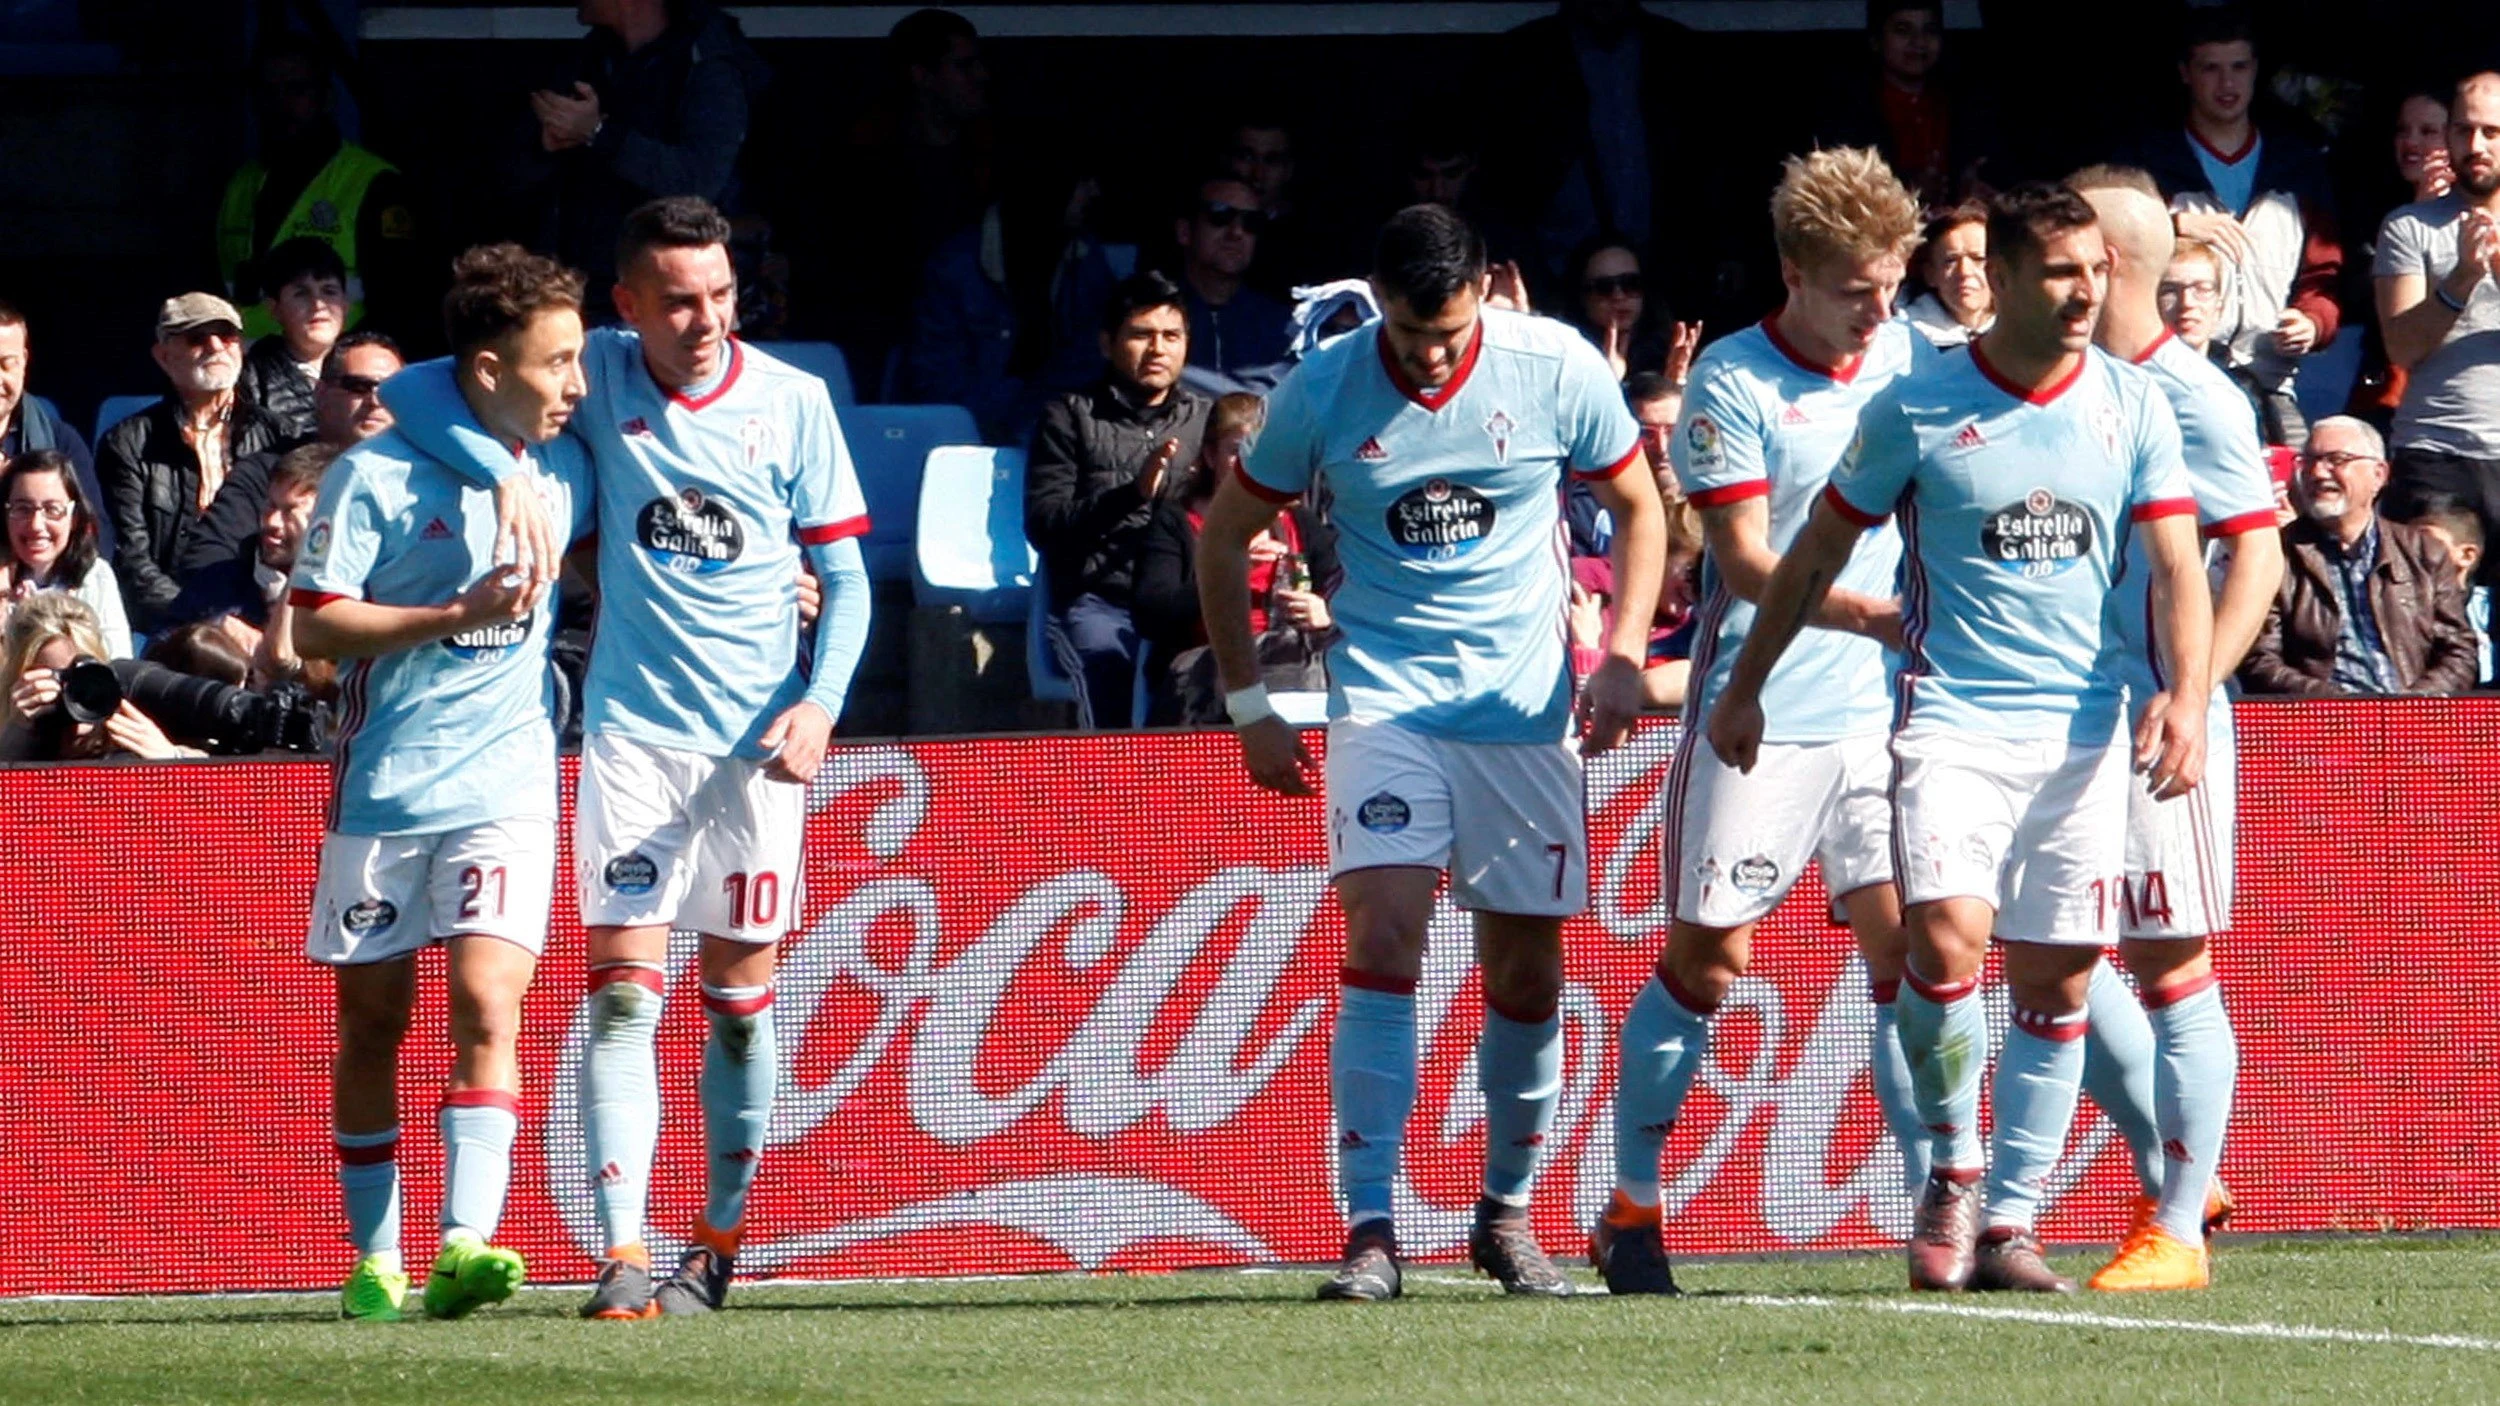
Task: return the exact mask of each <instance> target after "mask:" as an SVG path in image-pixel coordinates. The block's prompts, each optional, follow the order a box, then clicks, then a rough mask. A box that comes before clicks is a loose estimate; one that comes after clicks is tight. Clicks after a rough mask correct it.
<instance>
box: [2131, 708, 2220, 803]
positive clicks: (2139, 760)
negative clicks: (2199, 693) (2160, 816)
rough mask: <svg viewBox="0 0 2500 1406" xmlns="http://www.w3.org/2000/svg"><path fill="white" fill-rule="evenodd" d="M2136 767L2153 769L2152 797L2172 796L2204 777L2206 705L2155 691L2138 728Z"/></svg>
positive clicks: (2159, 799)
mask: <svg viewBox="0 0 2500 1406" xmlns="http://www.w3.org/2000/svg"><path fill="white" fill-rule="evenodd" d="M2135 765H2136V770H2138V771H2142V772H2147V773H2150V775H2151V784H2152V790H2153V799H2154V800H2157V801H2166V800H2170V799H2171V798H2173V797H2176V796H2184V795H2186V794H2187V793H2188V792H2190V791H2193V790H2195V789H2196V786H2197V783H2198V782H2200V781H2203V780H2204V779H2205V709H2204V707H2203V706H2202V705H2200V704H2199V703H2198V702H2197V700H2195V699H2192V698H2181V697H2178V696H2175V695H2173V694H2168V693H2163V694H2157V695H2155V697H2154V699H2153V701H2152V703H2151V704H2150V705H2149V706H2147V707H2146V708H2145V710H2144V721H2143V722H2141V723H2139V724H2137V725H2136V730H2135Z"/></svg>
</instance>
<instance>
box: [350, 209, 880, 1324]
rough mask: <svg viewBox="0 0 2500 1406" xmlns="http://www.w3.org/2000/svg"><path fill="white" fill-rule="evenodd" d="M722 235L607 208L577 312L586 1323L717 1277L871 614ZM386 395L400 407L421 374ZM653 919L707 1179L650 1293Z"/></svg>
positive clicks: (829, 417) (852, 483) (755, 1156)
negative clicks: (688, 1008) (609, 253)
mask: <svg viewBox="0 0 2500 1406" xmlns="http://www.w3.org/2000/svg"><path fill="white" fill-rule="evenodd" d="M728 241H729V222H728V221H727V220H725V219H723V218H722V217H721V215H720V212H719V211H717V210H715V209H713V208H712V207H711V206H710V205H709V204H707V203H705V202H704V201H702V200H698V199H695V198H693V197H690V196H676V197H670V198H667V199H662V200H656V201H653V202H651V203H650V204H647V205H644V206H642V207H641V208H640V209H638V210H636V211H634V213H633V214H631V215H630V216H628V217H627V218H626V221H625V226H624V229H623V231H622V233H621V234H620V235H619V236H618V239H617V270H618V281H617V285H616V290H615V300H616V310H617V312H618V314H619V315H620V316H621V317H623V319H624V320H625V322H626V323H627V324H628V327H627V329H625V330H618V329H611V328H600V329H598V330H596V331H594V332H592V333H591V334H590V338H589V345H588V349H587V351H586V353H585V360H586V362H587V363H588V368H589V374H590V395H589V398H588V399H587V400H586V401H584V402H583V406H582V412H581V414H580V415H579V416H577V417H576V418H575V420H574V422H573V433H574V435H575V436H577V437H578V438H579V439H580V440H581V441H582V443H583V444H585V445H586V446H588V448H589V450H590V453H591V458H592V463H593V471H594V480H595V483H596V486H597V497H598V522H599V553H598V574H599V589H600V602H599V617H598V625H599V628H598V635H597V639H596V642H595V643H594V644H593V645H592V648H591V656H590V668H589V673H588V676H587V677H586V679H585V681H584V685H583V693H584V701H585V703H586V713H585V719H584V732H585V738H584V741H583V746H582V770H581V790H580V796H579V798H578V800H577V803H576V806H575V812H574V839H573V847H574V855H575V860H576V865H577V871H576V887H577V890H578V893H579V897H580V902H581V914H582V924H583V926H584V927H585V928H586V929H587V930H588V938H589V947H590V951H589V957H590V991H589V994H588V995H587V997H586V998H585V1003H586V1010H585V1016H586V1019H587V1023H588V1026H589V1029H590V1049H589V1053H588V1055H587V1057H586V1059H585V1061H584V1063H583V1067H582V1077H581V1104H582V1127H583V1134H584V1138H585V1141H586V1142H587V1144H588V1161H589V1167H588V1174H589V1181H590V1183H591V1186H592V1193H593V1198H594V1200H595V1202H596V1205H597V1208H598V1217H599V1225H600V1230H601V1233H602V1235H603V1236H604V1238H605V1240H606V1245H605V1248H604V1250H603V1252H602V1254H601V1256H600V1259H601V1267H600V1273H599V1283H598V1287H597V1288H596V1289H595V1290H594V1291H593V1293H592V1296H591V1299H590V1302H589V1303H588V1304H587V1305H586V1306H585V1307H584V1309H583V1313H584V1315H585V1316H587V1317H592V1318H647V1317H651V1316H653V1315H655V1314H658V1313H662V1312H667V1313H704V1312H709V1311H711V1310H713V1309H716V1308H718V1307H720V1306H721V1304H722V1303H723V1302H724V1301H725V1300H726V1298H727V1296H728V1291H729V1281H730V1276H731V1273H732V1271H733V1268H734V1264H735V1260H736V1256H737V1253H738V1243H739V1237H740V1234H741V1232H742V1231H743V1229H744V1225H745V1217H746V1203H747V1197H748V1192H749V1191H750V1189H751V1188H752V1186H753V1184H754V1180H755V1174H756V1168H757V1164H758V1162H759V1161H760V1159H761V1157H762V1155H763V1151H764V1137H765V1130H766V1126H767V1124H768V1122H769V1120H770V1117H771V1113H772V1097H773V1092H774V1087H775V1084H776V1082H777V1081H778V1079H779V1077H780V1063H779V1058H778V1046H777V1043H776V1040H775V1033H774V1029H773V1017H772V1004H773V988H772V980H773V971H774V963H775V958H776V954H777V953H778V950H779V946H778V945H779V943H780V941H781V939H782V937H783V936H784V935H785V934H786V933H788V932H789V930H790V929H791V928H792V926H793V925H794V924H795V923H796V921H797V919H798V916H799V872H800V871H799V863H800V832H801V830H802V828H803V826H804V823H805V820H806V816H807V785H806V783H807V782H808V781H809V780H811V779H812V778H813V777H814V776H815V774H816V769H817V767H818V765H819V764H820V763H821V762H822V761H823V759H824V754H825V747H826V743H827V740H828V738H829V737H830V735H831V732H832V730H833V724H834V720H835V719H836V718H837V717H839V716H840V714H841V712H842V700H843V697H844V695H845V693H846V692H847V691H848V689H849V688H850V683H851V674H852V671H853V669H854V668H855V667H856V666H857V665H858V662H859V652H860V648H861V646H862V644H863V643H864V642H865V640H866V637H867V630H868V578H867V573H866V571H865V570H864V569H863V568H862V566H861V562H860V552H859V543H858V540H857V539H858V537H859V534H861V533H862V532H865V531H866V530H867V528H868V516H867V510H866V508H865V506H864V504H863V501H862V499H861V497H860V490H859V483H858V479H857V476H856V475H855V474H854V472H853V470H852V468H851V460H850V453H849V451H848V450H847V448H846V447H845V446H844V444H843V441H842V433H841V430H840V429H839V427H838V426H837V425H836V424H835V421H834V416H833V404H832V401H831V399H830V398H829V397H828V396H827V394H826V392H825V386H824V382H822V381H820V380H818V379H817V378H816V377H814V376H811V375H808V374H806V373H805V372H802V371H799V370H797V369H795V368H793V367H790V366H787V365H784V364H783V363H781V362H779V361H775V360H773V359H772V358H771V357H768V356H765V355H763V354H762V353H759V352H757V351H756V350H755V349H754V348H753V347H750V346H748V345H746V344H745V343H743V342H741V341H739V340H737V339H736V338H734V337H732V336H731V335H730V332H731V329H732V328H733V326H734V325H735V319H736V309H737V285H736V280H735V278H734V276H733V274H732V272H731V269H730V263H729V249H728ZM404 379H405V378H404ZM393 389H394V390H395V391H400V392H401V393H400V394H399V395H397V396H395V397H394V398H393V400H392V402H391V403H392V406H393V408H394V409H399V410H400V411H401V413H402V414H405V413H406V411H405V410H404V409H402V408H401V407H402V406H403V405H405V404H408V403H414V402H418V401H421V400H423V399H425V398H428V397H429V396H431V395H434V394H439V393H440V387H439V385H438V384H435V383H431V382H426V381H411V383H410V384H408V385H407V386H406V387H404V388H403V387H402V385H401V383H400V382H397V381H395V382H394V383H393ZM458 452H459V455H460V459H461V462H463V463H464V464H465V465H466V466H467V467H468V468H469V470H470V471H472V472H474V473H476V474H477V475H479V477H480V479H481V480H491V479H493V478H495V477H497V476H499V475H500V474H501V473H502V472H504V471H505V470H506V469H507V468H508V457H507V460H506V462H498V458H497V455H496V454H495V452H494V451H493V450H492V448H491V447H490V446H485V445H483V444H481V443H480V442H478V441H476V440H474V439H468V438H464V439H462V440H461V441H460V446H459V451H458ZM504 501H506V502H511V503H519V504H522V505H526V500H525V499H508V500H504ZM518 526H520V527H522V528H524V529H526V527H527V525H526V524H519V525H518ZM515 535H517V536H519V537H521V538H523V539H524V540H541V541H543V540H544V537H543V533H542V532H539V531H531V530H520V531H518V532H516V534H515ZM802 551H804V553H805V554H806V556H807V558H808V560H809V561H810V562H811V563H812V564H813V565H814V567H815V569H816V574H817V575H818V577H819V578H821V579H822V580H823V582H824V585H825V616H824V619H823V620H822V621H821V622H820V623H819V624H818V626H817V630H816V647H815V652H814V654H813V657H812V662H811V661H806V660H802V658H801V655H800V652H799V648H798V630H799V619H798V611H797V606H796V600H795V597H794V595H793V592H792V590H791V581H792V579H793V577H794V576H795V575H796V573H797V569H798V567H797V561H798V557H799V555H800V553H801V552H802ZM532 555H533V559H534V560H543V558H540V557H538V556H537V553H536V552H535V551H533V553H532ZM671 927H687V928H692V929H694V930H696V931H697V932H699V933H701V934H702V943H701V952H700V958H699V960H700V965H701V983H702V999H703V1010H704V1015H705V1017H706V1019H707V1020H708V1022H709V1024H710V1027H711V1031H710V1036H709V1038H708V1039H707V1040H706V1042H705V1044H704V1050H703V1074H702V1080H701V1086H700V1089H701V1099H702V1105H703V1116H704V1134H705V1143H706V1152H707V1164H706V1165H707V1172H708V1175H707V1179H706V1199H705V1202H704V1209H703V1211H702V1213H701V1216H700V1217H699V1218H698V1219H697V1220H696V1221H695V1223H694V1225H693V1227H692V1228H691V1234H690V1236H689V1244H688V1245H687V1247H686V1249H685V1251H684V1253H683V1255H682V1257H681V1258H680V1260H679V1262H678V1264H677V1267H676V1272H675V1273H674V1274H673V1275H672V1276H671V1277H670V1278H669V1279H668V1280H667V1281H666V1282H665V1283H663V1284H661V1285H660V1286H659V1287H658V1289H657V1291H656V1292H655V1291H654V1288H653V1285H652V1280H651V1270H650V1264H651V1260H650V1253H649V1251H648V1250H647V1249H646V1248H645V1246H644V1244H643V1233H644V1211H645V1207H646V1205H647V1203H648V1199H649V1191H650V1177H651V1163H652V1154H653V1149H654V1147H655V1145H656V1143H657V1140H658V1136H659V1118H660V1096H659V1087H658V1068H657V1061H656V1058H655V1055H654V1050H653V1041H654V1037H655V1034H656V1032H657V1030H658V1027H659V1022H660V1005H661V1000H662V996H663V991H664V981H663V977H662V973H663V970H664V964H665V962H666V959H667V955H668V933H669V929H670V928H671Z"/></svg>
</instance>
